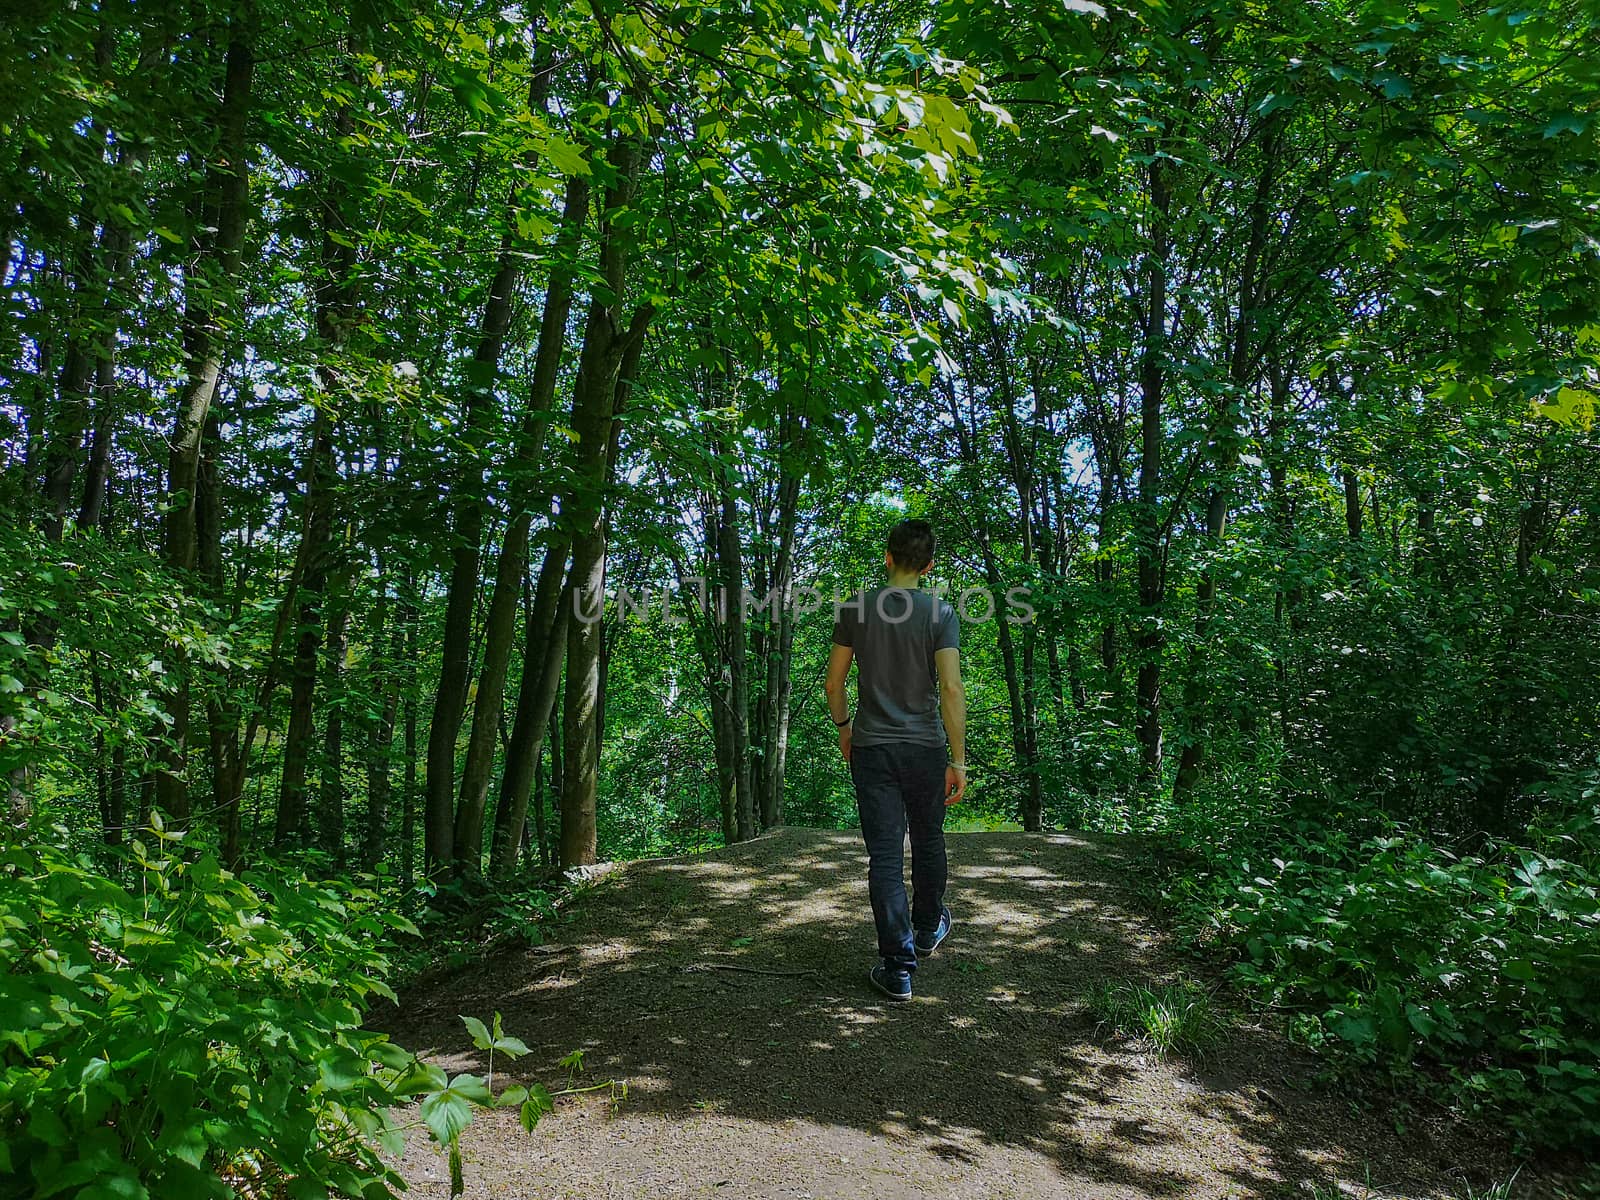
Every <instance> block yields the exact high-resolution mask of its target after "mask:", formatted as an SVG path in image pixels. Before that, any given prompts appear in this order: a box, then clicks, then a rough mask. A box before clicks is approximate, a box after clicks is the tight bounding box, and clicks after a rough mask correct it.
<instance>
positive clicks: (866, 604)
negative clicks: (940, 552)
mask: <svg viewBox="0 0 1600 1200" xmlns="http://www.w3.org/2000/svg"><path fill="white" fill-rule="evenodd" d="M933 550H934V544H933V527H932V526H931V525H929V524H928V522H926V521H901V522H900V523H899V524H898V525H896V526H895V527H894V528H893V529H892V530H890V531H889V548H888V552H887V553H886V554H885V555H884V559H883V561H884V566H885V567H887V568H888V571H889V584H888V586H887V587H881V588H874V589H872V590H871V591H868V592H864V593H858V594H857V595H856V596H855V597H853V598H852V599H851V600H850V602H849V603H847V604H843V605H839V606H838V609H837V614H836V619H835V621H834V626H833V653H832V655H831V656H830V657H829V659H828V677H827V681H826V682H825V683H824V684H823V690H824V691H825V692H826V693H827V695H828V711H829V713H830V715H831V716H832V717H833V722H834V724H835V725H837V726H838V727H839V749H840V751H841V752H842V753H843V754H844V757H845V761H846V762H848V763H849V764H850V778H851V781H852V782H853V783H854V784H855V789H856V808H857V810H858V811H859V812H860V814H861V836H862V838H863V839H865V841H866V843H867V860H868V865H867V890H868V892H869V893H870V895H871V897H872V917H873V920H874V922H875V923H876V924H877V927H878V954H879V956H880V958H881V959H882V961H881V962H880V963H878V965H877V966H875V967H873V968H872V970H871V972H870V973H869V974H870V978H871V980H872V985H873V986H874V987H876V988H877V989H878V990H879V991H880V992H882V993H883V994H884V995H886V996H888V997H889V998H890V999H891V1000H909V999H911V972H913V971H915V970H916V969H917V960H918V959H919V958H927V957H928V955H930V954H932V953H933V952H934V950H936V949H937V948H938V946H939V943H940V942H942V941H944V939H945V937H946V936H947V935H948V934H949V932H950V910H949V908H947V907H946V906H945V903H944V889H945V878H946V865H945V852H944V812H945V808H946V807H947V806H948V805H951V804H955V803H956V802H957V801H959V800H960V799H961V796H962V793H963V792H965V791H966V787H967V758H966V748H967V742H966V735H967V701H966V694H965V692H964V691H963V690H962V687H961V663H960V651H959V649H958V648H959V646H960V644H961V625H960V622H959V621H958V620H957V619H956V613H955V609H953V608H952V607H951V606H950V605H949V604H947V603H946V602H945V601H943V600H941V599H939V598H938V597H937V596H935V595H933V593H931V592H928V591H923V590H920V589H919V588H918V586H917V585H918V583H919V581H920V580H921V579H922V577H923V576H924V575H926V574H927V573H928V569H929V568H930V567H932V566H933ZM852 658H853V659H854V660H855V662H856V663H857V665H858V670H857V675H856V699H857V704H856V712H855V716H854V718H852V717H851V715H850V710H849V706H848V704H847V703H846V700H845V681H846V680H847V679H848V678H849V675H850V662H851V660H852ZM941 718H942V719H941ZM947 736H948V738H949V741H950V758H949V760H948V761H947V760H946V759H945V749H944V748H945V739H946V737H947ZM908 823H909V825H910V828H911V887H912V901H911V904H910V906H909V907H908V906H907V904H906V881H905V873H904V863H903V859H904V849H903V847H904V842H905V836H906V827H907V824H908Z"/></svg>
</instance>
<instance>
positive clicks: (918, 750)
mask: <svg viewBox="0 0 1600 1200" xmlns="http://www.w3.org/2000/svg"><path fill="white" fill-rule="evenodd" d="M946 761H947V760H946V758H945V752H944V747H943V746H920V745H917V744H915V743H913V742H889V743H886V744H884V745H881V746H856V747H853V748H852V750H851V752H850V778H851V779H852V780H853V781H854V783H855V785H856V809H857V811H858V812H859V813H860V814H861V836H862V837H863V838H864V839H865V840H866V843H867V891H868V893H869V894H870V895H871V897H872V918H873V920H874V921H875V922H876V923H877V926H878V953H879V954H881V955H882V956H883V961H884V962H885V963H886V964H888V966H889V967H890V969H892V970H893V969H898V970H904V971H914V970H916V969H917V954H916V950H915V949H914V948H913V945H912V940H911V939H912V930H913V929H916V930H919V931H921V932H923V933H932V932H933V931H934V930H935V929H937V928H938V927H939V917H940V914H941V913H942V911H943V907H944V887H945V879H946V875H947V867H946V864H945V856H944V769H945V764H946ZM908 823H909V824H910V826H911V887H912V895H913V900H912V903H911V905H910V907H909V908H908V907H907V905H906V880H905V866H904V860H905V836H906V825H907V824H908Z"/></svg>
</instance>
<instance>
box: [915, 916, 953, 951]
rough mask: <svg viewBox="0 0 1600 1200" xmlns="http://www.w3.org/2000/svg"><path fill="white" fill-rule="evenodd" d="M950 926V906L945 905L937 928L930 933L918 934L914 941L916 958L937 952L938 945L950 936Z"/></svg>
mask: <svg viewBox="0 0 1600 1200" xmlns="http://www.w3.org/2000/svg"><path fill="white" fill-rule="evenodd" d="M950 926H951V921H950V906H949V905H948V904H947V905H945V906H944V911H943V912H941V913H940V914H939V928H937V929H935V930H934V931H933V932H932V933H919V934H917V936H916V938H915V939H914V942H915V944H916V948H917V957H918V958H927V957H928V955H930V954H932V953H933V952H934V951H935V950H937V949H938V948H939V944H940V943H941V942H943V941H944V940H945V938H947V937H949V936H950Z"/></svg>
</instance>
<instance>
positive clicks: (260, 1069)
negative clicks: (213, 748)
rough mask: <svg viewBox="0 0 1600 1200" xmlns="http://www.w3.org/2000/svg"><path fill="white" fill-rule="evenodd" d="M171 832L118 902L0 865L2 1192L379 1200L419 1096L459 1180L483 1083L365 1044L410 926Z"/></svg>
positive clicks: (38, 858) (342, 893) (37, 869)
mask: <svg viewBox="0 0 1600 1200" xmlns="http://www.w3.org/2000/svg"><path fill="white" fill-rule="evenodd" d="M180 838H181V835H179V834H175V833H171V832H164V831H162V830H161V829H160V828H159V826H157V827H156V828H153V829H152V830H150V831H147V833H146V834H145V835H144V838H143V839H141V840H136V841H135V842H134V843H133V845H132V847H131V853H130V854H129V856H128V857H127V858H126V859H123V860H120V862H119V868H118V869H119V873H120V875H121V878H122V879H125V880H126V881H127V882H126V886H125V885H124V883H123V882H119V880H118V879H117V878H112V877H110V876H108V875H106V874H103V873H101V872H99V871H97V870H96V869H95V868H94V866H93V865H92V863H91V861H90V860H89V859H87V858H85V857H77V856H74V855H72V854H70V853H68V852H67V851H66V850H64V849H62V848H61V847H59V846H56V845H52V844H50V843H48V842H35V843H31V844H27V845H21V846H12V847H10V848H7V849H5V850H4V851H3V852H0V1007H3V1009H4V1012H5V1014H6V1020H5V1027H4V1029H3V1030H0V1196H36V1197H41V1198H42V1197H48V1196H54V1195H72V1196H77V1197H79V1198H80V1200H108V1198H111V1197H117V1198H119V1200H126V1198H139V1197H146V1196H157V1197H161V1198H162V1200H168V1198H171V1200H183V1198H185V1197H191V1196H192V1197H222V1196H231V1195H236V1194H239V1193H244V1194H247V1195H274V1196H276V1195H287V1196H292V1197H296V1198H300V1197H321V1196H327V1195H329V1194H335V1195H343V1196H362V1197H369V1198H370V1197H378V1196H390V1195H392V1194H393V1192H394V1190H396V1189H397V1188H399V1187H400V1186H401V1185H400V1181H399V1179H398V1177H397V1176H396V1175H395V1174H394V1172H393V1171H392V1170H390V1169H389V1168H388V1167H387V1166H385V1165H384V1163H383V1161H382V1160H381V1158H380V1150H382V1149H388V1150H398V1148H399V1142H400V1137H401V1129H400V1127H399V1126H397V1125H396V1124H395V1122H394V1121H393V1119H392V1117H391V1114H390V1110H391V1109H392V1108H394V1107H396V1106H398V1105H401V1104H405V1103H408V1102H410V1101H411V1100H413V1099H416V1098H417V1097H421V1098H422V1099H423V1108H422V1117H423V1120H424V1121H425V1122H426V1124H427V1125H428V1127H429V1129H430V1132H431V1133H432V1135H433V1136H434V1137H435V1138H436V1139H438V1140H439V1141H440V1142H441V1143H443V1144H445V1145H447V1146H448V1147H449V1148H450V1150H451V1159H452V1163H451V1165H452V1168H453V1169H452V1174H453V1175H455V1176H459V1155H458V1153H457V1152H456V1138H457V1136H458V1135H459V1133H460V1131H461V1128H462V1127H464V1126H465V1125H466V1123H467V1121H468V1120H469V1119H470V1116H471V1112H472V1109H473V1106H475V1105H486V1104H490V1103H493V1102H494V1101H493V1099H492V1097H491V1094H490V1092H489V1089H488V1088H487V1087H486V1086H485V1085H484V1083H483V1082H482V1081H481V1080H479V1079H477V1078H476V1077H474V1076H458V1077H457V1078H456V1079H454V1080H447V1079H446V1078H445V1076H444V1074H443V1072H441V1071H440V1070H439V1069H438V1068H437V1067H433V1066H430V1065H427V1064H423V1063H419V1062H418V1061H417V1060H416V1058H415V1057H414V1056H413V1055H411V1054H409V1053H408V1052H406V1051H405V1050H403V1049H401V1048H400V1047H399V1046H397V1045H395V1044H394V1043H392V1042H390V1041H389V1040H388V1039H387V1038H386V1037H385V1036H383V1035H382V1034H377V1033H372V1032H368V1031H364V1030H363V1029H362V1028H361V1018H362V1013H363V1010H364V1008H365V1006H366V1004H367V1002H368V1001H369V999H370V998H371V997H372V996H374V995H383V996H388V995H391V993H390V992H389V989H388V987H387V985H386V984H385V982H384V974H385V971H386V970H387V965H388V964H387V962H386V960H385V956H384V953H383V949H382V947H383V945H384V944H385V943H386V942H387V940H388V936H389V935H390V934H391V933H392V931H394V930H395V929H405V928H408V923H407V922H405V921H404V920H403V919H400V918H396V917H391V916H386V915H385V914H384V912H383V911H382V910H381V909H380V908H379V906H378V903H377V901H378V897H377V895H376V894H375V893H373V892H371V891H368V890H365V889H363V888H361V887H358V886H354V885H351V884H348V883H343V882H337V881H335V882H318V881H312V880H310V879H308V878H306V877H305V876H303V875H299V874H294V873H290V872H287V871H279V870H258V871H253V872H251V873H248V874H246V875H244V876H242V877H235V876H234V875H232V874H230V873H229V872H227V871H225V870H223V869H221V868H220V867H219V866H218V863H217V860H216V859H215V858H214V857H213V856H211V855H210V854H208V853H195V852H193V851H191V852H190V854H189V856H187V857H186V856H185V854H184V853H182V852H181V848H180V845H179V842H180ZM525 1098H526V1097H525V1095H524V1096H518V1097H515V1099H516V1100H517V1101H518V1102H521V1101H523V1100H524V1099H525ZM537 1115H538V1114H537V1113H535V1114H534V1116H535V1118H537Z"/></svg>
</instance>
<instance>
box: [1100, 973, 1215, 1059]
mask: <svg viewBox="0 0 1600 1200" xmlns="http://www.w3.org/2000/svg"><path fill="white" fill-rule="evenodd" d="M1084 1002H1085V1003H1086V1004H1087V1005H1088V1006H1089V1011H1090V1012H1092V1013H1093V1014H1094V1015H1095V1016H1096V1017H1098V1018H1099V1020H1100V1027H1101V1028H1102V1029H1104V1028H1110V1029H1113V1030H1115V1031H1116V1032H1117V1033H1119V1034H1122V1035H1123V1036H1124V1037H1130V1038H1137V1039H1138V1040H1139V1041H1142V1042H1144V1043H1146V1044H1147V1045H1149V1046H1150V1047H1151V1049H1153V1050H1155V1051H1156V1052H1157V1053H1158V1054H1181V1055H1186V1056H1191V1057H1197V1056H1200V1055H1203V1054H1204V1053H1205V1052H1206V1051H1207V1050H1209V1049H1210V1048H1211V1047H1212V1046H1214V1045H1216V1043H1217V1041H1218V1040H1219V1039H1220V1038H1221V1036H1222V1031H1223V1022H1222V1019H1221V1018H1220V1017H1219V1016H1218V1015H1217V1012H1216V1008H1215V1007H1214V1006H1213V1004H1212V1002H1211V995H1210V993H1209V992H1207V991H1206V990H1205V989H1204V988H1202V987H1201V986H1200V985H1199V984H1197V983H1195V982H1193V981H1192V980H1187V979H1185V980H1180V981H1179V982H1177V983H1170V984H1165V985H1163V986H1161V987H1154V988H1150V987H1143V986H1140V985H1138V984H1131V983H1119V982H1116V981H1114V980H1107V981H1105V982H1102V983H1098V984H1096V985H1095V986H1094V987H1092V988H1090V989H1089V991H1088V993H1087V994H1086V995H1085V996H1084Z"/></svg>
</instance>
